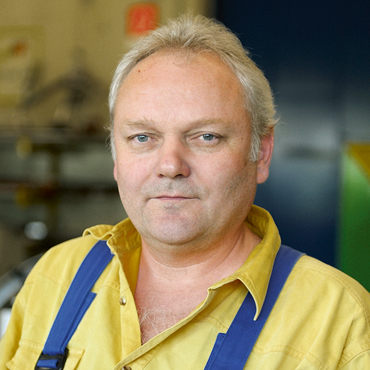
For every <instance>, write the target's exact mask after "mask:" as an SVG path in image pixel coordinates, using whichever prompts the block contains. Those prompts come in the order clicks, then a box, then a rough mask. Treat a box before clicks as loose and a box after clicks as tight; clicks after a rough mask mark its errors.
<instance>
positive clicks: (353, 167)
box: [339, 151, 370, 291]
mask: <svg viewBox="0 0 370 370" xmlns="http://www.w3.org/2000/svg"><path fill="white" fill-rule="evenodd" d="M351 153H353V151H351V152H350V151H348V152H346V153H345V154H344V155H343V189H342V209H341V230H340V231H341V235H340V236H341V248H340V262H339V266H340V269H341V270H342V271H344V272H345V273H347V274H348V275H350V276H352V277H353V278H355V279H356V280H357V281H359V282H360V283H361V284H362V285H363V286H364V287H365V288H366V289H367V290H369V291H370V177H369V175H368V173H367V171H366V169H365V168H364V166H363V165H362V164H360V163H359V161H358V160H357V158H356V156H354V155H353V154H351Z"/></svg>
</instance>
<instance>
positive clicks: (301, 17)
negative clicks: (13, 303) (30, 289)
mask: <svg viewBox="0 0 370 370" xmlns="http://www.w3.org/2000/svg"><path fill="white" fill-rule="evenodd" d="M185 12H191V13H201V14H204V15H207V16H212V17H216V18H217V19H219V20H220V21H222V22H223V23H224V24H225V25H226V26H227V27H229V28H230V29H232V30H233V31H234V32H236V33H237V35H238V36H239V37H240V39H241V41H242V42H243V45H244V46H245V47H246V48H247V49H249V51H250V53H251V56H252V59H253V60H254V61H255V62H256V63H257V65H258V66H259V67H260V68H261V69H262V70H263V71H264V72H265V74H266V76H267V78H268V79H269V81H270V83H271V86H272V89H273V91H274V94H275V98H276V103H277V110H278V115H279V117H280V125H279V127H278V128H277V130H276V148H275V154H274V159H273V162H272V167H271V175H270V178H269V180H268V181H267V183H265V184H263V185H261V186H259V188H258V191H257V198H256V201H255V203H256V204H258V205H260V206H262V207H264V208H267V209H268V210H269V211H270V212H271V213H272V215H273V217H274V218H275V220H276V223H277V225H278V227H279V229H280V232H281V236H282V240H283V243H284V244H287V245H290V246H292V247H294V248H296V249H299V250H301V251H303V252H306V253H307V254H309V255H311V256H314V257H317V258H319V259H321V260H323V261H324V262H326V263H329V264H331V265H334V266H336V267H339V268H340V269H342V270H344V271H345V272H347V273H348V274H350V275H351V276H353V277H355V278H356V279H358V280H359V281H360V282H361V283H362V284H363V285H365V287H367V289H370V271H369V267H368V265H369V263H368V261H369V260H368V258H369V257H370V251H369V250H370V122H369V119H370V87H369V86H370V47H369V45H370V25H369V24H370V22H369V19H370V6H369V3H368V0H356V1H352V0H342V1H338V0H325V1H322V0H320V1H319V0H310V1H308V0H301V1H298V2H297V1H293V0H284V1H283V0H276V1H270V2H268V1H259V0H217V1H216V0H182V1H177V0H152V1H145V2H142V1H135V0H110V1H109V2H107V1H103V0H63V1H59V0H48V1H44V0H33V1H32V2H30V1H28V0H2V1H1V12H0V276H3V277H2V278H0V279H2V280H0V307H1V305H2V301H1V284H3V285H5V283H8V282H9V281H10V279H13V280H14V279H15V277H16V278H19V283H18V285H19V284H21V281H22V278H23V276H24V275H25V274H26V273H27V271H28V269H29V266H24V265H20V263H21V262H22V261H24V260H27V259H28V258H30V257H32V256H34V255H38V254H39V253H42V252H43V251H45V250H46V249H48V248H50V247H51V246H53V245H55V244H56V243H59V242H61V241H63V240H66V239H69V238H72V237H76V236H79V235H81V233H82V231H83V230H84V229H85V228H86V227H89V226H91V225H94V224H99V223H108V224H115V223H117V222H118V221H120V220H121V219H122V218H124V217H126V214H125V212H124V210H123V208H122V205H121V203H120V200H119V197H118V193H117V190H116V185H115V182H114V180H113V176H112V169H113V163H112V160H111V157H110V152H109V148H108V145H107V141H106V137H107V131H106V130H105V127H106V125H107V123H108V109H107V94H108V87H109V84H110V80H111V77H112V74H113V72H114V69H115V67H116V64H117V62H118V61H119V59H120V57H121V56H122V54H123V53H124V52H126V51H127V50H128V49H129V47H130V45H132V43H133V42H135V40H137V38H138V37H141V36H142V35H144V34H146V33H147V32H148V31H150V30H151V29H153V28H154V27H155V26H156V25H157V24H162V23H165V22H166V20H167V19H168V18H172V17H174V16H177V15H179V14H181V13H185ZM30 263H31V264H32V263H34V262H30ZM14 289H16V288H14ZM4 300H5V301H6V302H5V301H4V302H3V304H4V305H6V304H8V305H9V302H8V299H7V298H6V299H5V298H4ZM0 326H1V324H0Z"/></svg>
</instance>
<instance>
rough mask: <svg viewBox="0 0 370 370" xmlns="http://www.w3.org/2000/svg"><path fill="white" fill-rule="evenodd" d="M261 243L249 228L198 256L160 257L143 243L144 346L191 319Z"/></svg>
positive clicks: (139, 294)
mask: <svg viewBox="0 0 370 370" xmlns="http://www.w3.org/2000/svg"><path fill="white" fill-rule="evenodd" d="M244 225H245V224H244ZM260 240H261V239H260V238H259V237H258V236H257V235H255V234H253V233H252V232H251V231H250V230H249V229H248V227H247V226H246V225H245V226H244V227H243V228H241V229H240V230H239V232H238V233H236V234H235V235H234V238H230V239H229V240H225V239H224V240H223V241H222V243H213V244H212V245H210V246H209V248H204V247H202V248H199V249H198V250H194V253H186V254H184V253H179V254H176V252H174V251H173V249H172V253H163V252H161V253H157V248H150V245H148V244H146V243H145V241H143V247H142V254H141V258H140V266H139V276H138V281H137V285H136V290H135V301H136V306H137V309H138V314H139V318H140V325H141V333H142V341H143V343H144V342H146V341H147V340H149V339H150V338H152V337H154V336H155V335H157V334H158V333H160V332H162V331H164V330H166V329H167V328H169V327H170V326H172V325H174V324H176V323H177V322H178V321H180V320H181V319H183V318H185V317H186V316H187V315H189V314H190V312H191V311H192V310H194V309H195V307H196V306H197V305H199V304H200V303H201V302H202V301H203V300H204V299H205V298H206V296H207V290H208V288H209V287H210V286H211V285H213V284H214V283H216V282H217V281H219V280H221V279H223V278H225V277H227V276H229V275H231V274H232V273H233V272H235V271H236V270H237V269H238V268H240V267H241V266H242V264H243V263H244V261H245V260H246V259H247V257H248V256H249V254H250V253H251V251H252V250H253V248H254V247H255V246H256V245H257V244H258V243H259V242H260Z"/></svg>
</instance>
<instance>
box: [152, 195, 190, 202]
mask: <svg viewBox="0 0 370 370" xmlns="http://www.w3.org/2000/svg"><path fill="white" fill-rule="evenodd" d="M152 199H158V200H168V201H171V200H189V199H194V198H192V197H185V196H183V195H160V196H157V197H154V198H152Z"/></svg>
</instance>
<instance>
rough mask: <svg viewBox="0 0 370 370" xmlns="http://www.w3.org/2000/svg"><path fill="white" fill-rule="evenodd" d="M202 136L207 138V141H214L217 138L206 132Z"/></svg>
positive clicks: (204, 138)
mask: <svg viewBox="0 0 370 370" xmlns="http://www.w3.org/2000/svg"><path fill="white" fill-rule="evenodd" d="M202 137H203V140H205V141H212V140H213V139H214V138H215V135H212V134H204V135H202Z"/></svg>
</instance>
